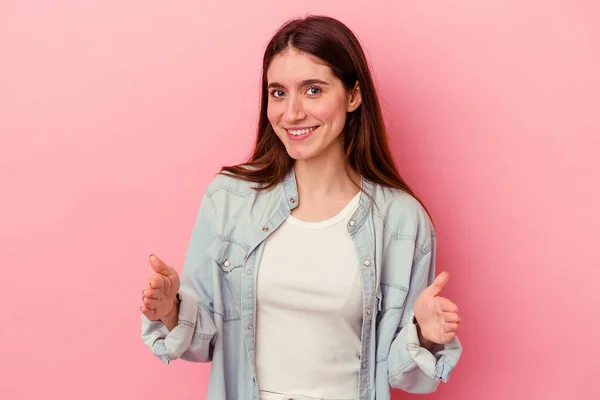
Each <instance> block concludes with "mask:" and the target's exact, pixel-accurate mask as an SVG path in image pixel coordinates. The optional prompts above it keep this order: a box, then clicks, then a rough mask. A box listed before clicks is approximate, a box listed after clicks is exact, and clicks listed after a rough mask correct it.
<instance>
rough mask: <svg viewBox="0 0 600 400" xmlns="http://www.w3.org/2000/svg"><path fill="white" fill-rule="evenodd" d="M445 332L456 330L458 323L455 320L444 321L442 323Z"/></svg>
mask: <svg viewBox="0 0 600 400" xmlns="http://www.w3.org/2000/svg"><path fill="white" fill-rule="evenodd" d="M444 328H445V331H446V332H445V333H449V332H456V331H457V330H458V324H457V323H456V322H446V323H445V324H444Z"/></svg>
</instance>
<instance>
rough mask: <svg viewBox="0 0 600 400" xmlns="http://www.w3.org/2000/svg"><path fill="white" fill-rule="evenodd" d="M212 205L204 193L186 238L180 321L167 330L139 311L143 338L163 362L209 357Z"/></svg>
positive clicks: (211, 339) (213, 333)
mask: <svg viewBox="0 0 600 400" xmlns="http://www.w3.org/2000/svg"><path fill="white" fill-rule="evenodd" d="M215 223H216V222H215V209H214V205H213V204H212V200H211V199H210V198H209V197H207V196H206V195H205V196H204V198H203V200H202V202H201V205H200V209H199V211H198V215H197V218H196V223H195V225H194V229H193V231H192V235H191V238H190V241H189V245H188V249H187V252H186V257H185V261H184V265H183V269H182V273H181V287H180V290H179V296H180V299H181V302H180V304H179V321H178V323H177V326H176V327H175V328H173V329H172V330H171V331H170V332H169V330H168V329H167V328H166V326H165V325H164V324H163V323H162V322H161V321H151V320H149V319H148V318H146V316H144V315H142V335H141V336H142V341H143V342H144V343H145V344H146V345H147V346H148V347H149V348H150V349H151V350H152V352H153V353H154V355H156V356H157V357H158V358H159V359H161V360H162V361H163V362H165V363H167V364H168V363H169V362H170V361H172V360H175V359H178V358H181V359H184V360H187V361H194V362H209V361H211V359H212V353H213V346H214V340H215V337H216V335H217V328H216V325H215V321H214V311H213V310H212V309H211V307H212V304H213V289H212V266H211V261H210V260H209V258H208V256H207V253H206V250H207V248H208V246H209V245H210V243H211V242H212V240H213V239H214V232H215Z"/></svg>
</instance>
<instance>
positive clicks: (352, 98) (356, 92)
mask: <svg viewBox="0 0 600 400" xmlns="http://www.w3.org/2000/svg"><path fill="white" fill-rule="evenodd" d="M361 102H362V95H361V92H360V85H359V84H358V81H356V83H355V84H354V88H352V91H351V92H350V94H349V95H348V107H347V111H348V112H352V111H354V110H356V109H357V108H358V106H360V104H361Z"/></svg>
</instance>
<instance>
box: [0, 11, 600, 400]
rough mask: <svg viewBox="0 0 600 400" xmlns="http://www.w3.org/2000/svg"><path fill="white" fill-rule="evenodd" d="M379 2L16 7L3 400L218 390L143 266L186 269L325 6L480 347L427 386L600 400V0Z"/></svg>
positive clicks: (4, 101) (455, 397)
mask: <svg viewBox="0 0 600 400" xmlns="http://www.w3.org/2000/svg"><path fill="white" fill-rule="evenodd" d="M51 3H52V4H51ZM303 3H308V2H303ZM360 3H363V4H360ZM360 3H355V4H352V3H351V2H348V1H326V2H322V1H319V2H316V1H315V2H311V3H310V5H308V6H307V5H306V4H291V3H284V2H281V1H267V0H260V1H257V0H254V1H252V2H242V1H238V2H235V4H234V3H233V2H231V1H222V2H213V1H200V2H199V1H180V2H178V3H177V4H175V3H173V2H165V1H140V0H129V1H103V2H97V1H82V0H64V1H60V2H42V1H39V2H24V1H17V0H13V1H10V0H8V1H7V0H4V1H2V2H0V134H1V136H0V187H1V188H2V189H1V190H2V196H1V200H0V201H1V205H2V206H1V207H0V247H1V249H2V271H3V273H2V278H3V284H2V289H1V290H0V301H1V302H0V304H1V305H2V311H3V318H2V320H3V322H2V328H0V342H1V344H0V348H1V350H0V354H1V356H2V357H1V358H2V367H1V373H0V398H1V399H6V400H17V399H19V400H20V399H66V400H71V399H73V400H75V399H82V398H85V399H89V400H96V399H97V400H100V399H102V400H105V399H119V400H120V399H123V400H134V399H145V400H147V399H164V398H167V397H165V396H169V397H168V398H172V399H179V400H183V399H202V398H204V393H205V388H206V383H207V379H208V373H209V366H207V365H199V364H188V363H183V362H176V363H174V364H173V365H171V366H169V367H166V366H165V365H163V364H162V363H161V362H160V361H158V360H157V359H155V358H154V356H152V354H151V353H150V351H149V350H148V349H147V348H146V347H144V345H143V344H142V342H141V340H140V338H139V334H140V319H139V310H138V307H139V305H140V290H141V289H142V286H144V285H145V282H146V278H147V277H148V275H149V273H150V267H149V266H148V264H147V261H146V260H147V258H146V257H147V255H148V254H149V253H150V252H155V253H156V254H158V255H160V256H161V257H162V258H163V259H164V260H168V261H169V262H171V263H173V264H174V265H176V266H180V265H181V263H182V261H183V257H184V253H185V248H186V245H187V240H188V236H189V234H190V231H191V228H192V224H193V222H194V216H195V213H196V210H197V206H198V202H199V199H200V196H201V194H202V192H203V190H204V188H205V185H206V184H207V182H208V180H209V179H210V177H211V176H212V174H213V173H215V172H216V170H217V169H218V168H219V166H221V165H222V164H227V163H233V162H236V161H240V160H241V159H242V158H243V157H245V156H246V154H247V153H248V151H249V149H250V145H251V142H252V135H253V132H254V124H255V120H256V115H255V112H256V110H257V99H258V97H257V95H258V80H259V68H260V60H261V55H262V50H263V46H264V45H265V43H266V41H267V40H268V38H269V36H270V35H271V33H272V32H273V30H274V29H275V28H277V26H278V25H279V24H280V23H281V22H283V21H284V20H285V19H286V18H288V17H290V16H298V15H303V14H305V13H307V12H311V13H326V14H330V15H332V16H335V17H338V18H340V19H342V20H343V21H345V22H346V23H347V24H348V25H350V26H351V27H352V28H353V29H354V30H355V31H356V33H357V34H358V35H359V36H360V38H361V39H362V42H363V43H364V45H365V46H366V49H367V52H368V54H369V57H370V59H371V61H372V62H373V65H374V72H375V75H376V78H377V81H378V83H379V85H380V93H381V96H382V99H383V101H384V104H385V113H386V118H387V121H388V122H389V124H390V127H391V131H392V133H393V138H392V142H393V146H394V151H395V155H396V157H397V160H398V163H399V165H400V167H401V169H402V172H403V173H404V175H405V176H406V177H407V178H408V179H409V181H410V182H412V183H413V184H414V187H415V188H416V189H417V191H418V192H419V193H420V194H421V195H422V196H423V198H424V200H425V201H426V202H427V204H428V206H429V208H430V209H431V212H432V214H433V215H434V217H435V219H436V223H437V227H438V232H439V237H440V240H439V243H440V249H439V252H440V256H439V268H440V270H441V269H447V270H449V271H451V281H450V288H449V289H448V292H447V293H448V295H449V296H450V297H451V298H452V299H454V300H455V301H456V302H457V303H458V304H459V305H460V308H461V310H462V314H463V321H464V322H463V327H462V331H461V333H460V337H461V339H462V342H463V344H464V346H465V353H464V357H463V359H462V361H461V364H460V367H459V368H458V369H457V370H456V371H455V374H454V375H453V377H452V380H451V382H450V383H449V384H448V385H442V386H441V387H440V390H439V391H438V393H436V394H434V395H431V396H429V397H427V398H430V399H444V400H470V399H473V400H482V399H485V400H505V399H507V398H510V399H513V400H518V399H545V400H548V399H564V398H569V399H586V400H587V399H600V388H599V386H598V383H597V380H598V377H599V375H600V364H599V362H598V351H597V349H596V344H597V340H598V332H600V317H599V311H600V307H599V305H600V291H598V290H597V286H598V283H597V282H598V280H599V279H600V272H599V271H600V269H599V267H600V255H599V252H598V248H599V246H598V244H597V240H598V238H600V213H599V212H598V209H597V207H598V204H600V185H599V182H600V161H599V160H600V156H599V155H598V154H597V153H598V151H599V150H600V122H599V118H598V117H599V114H600V97H599V93H600V74H599V72H598V71H600V50H599V49H600V7H599V6H598V3H597V2H593V1H592V0H590V1H588V2H583V1H566V0H565V1H562V2H559V1H549V0H546V1H541V0H539V1H535V0H522V1H512V2H509V1H501V0H487V1H484V2H482V1H475V0H462V1H461V0H458V1H452V2H449V1H440V2H431V1H421V2H417V1H411V2H409V1H391V0H390V1H379V2H377V4H376V5H371V6H369V7H368V8H366V7H367V6H366V5H365V3H366V2H360ZM594 3H595V4H594ZM229 7H233V10H234V11H226V10H227V8H229ZM366 10H368V11H366ZM394 398H395V399H408V398H413V397H412V396H410V395H406V394H403V393H396V394H395V395H394ZM419 398H420V397H419Z"/></svg>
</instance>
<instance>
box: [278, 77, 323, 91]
mask: <svg viewBox="0 0 600 400" xmlns="http://www.w3.org/2000/svg"><path fill="white" fill-rule="evenodd" d="M315 84H319V85H329V83H327V82H325V81H323V80H321V79H305V80H303V81H302V82H300V86H307V85H315ZM284 87H285V86H283V85H282V84H281V83H279V82H271V83H269V86H268V88H269V89H271V88H284Z"/></svg>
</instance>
